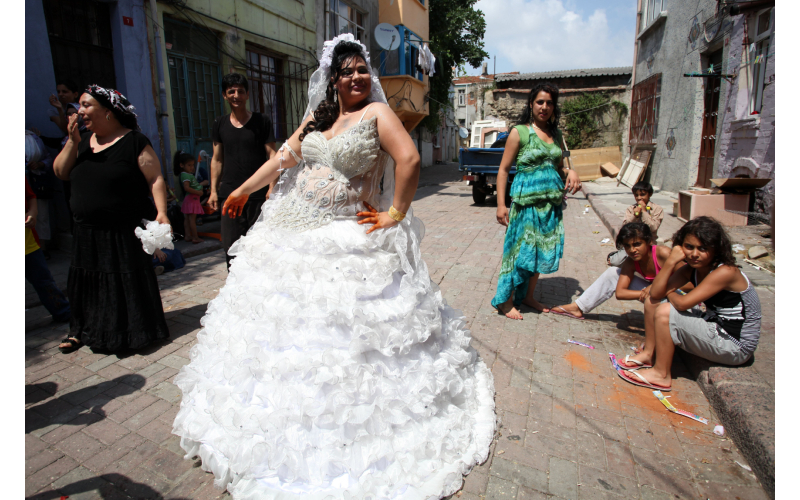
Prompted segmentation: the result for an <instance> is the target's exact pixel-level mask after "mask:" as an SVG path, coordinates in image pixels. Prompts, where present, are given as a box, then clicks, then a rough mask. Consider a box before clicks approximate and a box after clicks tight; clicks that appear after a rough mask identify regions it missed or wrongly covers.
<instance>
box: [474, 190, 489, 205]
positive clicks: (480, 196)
mask: <svg viewBox="0 0 800 500" xmlns="http://www.w3.org/2000/svg"><path fill="white" fill-rule="evenodd" d="M472 201H474V202H475V204H476V205H483V204H484V203H486V191H484V190H483V188H482V187H481V186H472Z"/></svg>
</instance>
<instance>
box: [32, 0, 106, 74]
mask: <svg viewBox="0 0 800 500" xmlns="http://www.w3.org/2000/svg"><path fill="white" fill-rule="evenodd" d="M43 7H44V17H45V22H46V23H47V34H48V35H49V39H50V52H51V53H52V55H53V70H54V72H55V75H56V80H62V79H70V80H73V81H74V82H75V83H76V84H77V85H79V86H81V87H85V86H87V85H89V84H93V83H96V84H98V85H102V86H104V87H112V88H116V87H117V85H116V75H115V72H114V54H113V43H112V40H111V17H110V13H109V6H108V4H107V3H103V2H97V1H90V0H44V1H43Z"/></svg>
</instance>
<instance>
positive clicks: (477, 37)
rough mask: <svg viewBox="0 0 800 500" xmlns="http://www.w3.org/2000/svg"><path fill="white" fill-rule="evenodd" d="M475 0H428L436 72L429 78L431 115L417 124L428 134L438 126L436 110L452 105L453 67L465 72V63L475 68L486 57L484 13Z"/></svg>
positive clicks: (487, 55) (437, 112)
mask: <svg viewBox="0 0 800 500" xmlns="http://www.w3.org/2000/svg"><path fill="white" fill-rule="evenodd" d="M477 1H478V0H430V3H429V7H430V12H429V16H428V20H429V21H428V22H429V23H430V24H429V29H430V34H431V35H430V38H431V44H430V45H431V52H433V54H434V55H435V56H436V74H435V75H434V76H433V77H432V78H430V79H429V80H428V81H429V82H430V90H429V93H428V95H429V97H430V100H429V101H428V105H429V108H428V109H429V111H430V114H429V115H428V116H426V117H425V119H423V120H422V122H421V123H420V125H421V126H423V127H425V128H426V129H427V130H428V131H430V132H431V133H434V132H436V131H437V130H438V129H439V126H440V125H441V116H440V114H439V111H440V110H446V109H447V108H452V106H453V103H452V102H451V99H450V95H449V93H450V84H451V83H452V81H453V68H454V67H457V68H459V70H458V74H459V75H461V74H462V73H464V74H466V71H464V66H465V65H466V64H469V65H470V66H472V67H473V68H477V67H478V66H480V64H481V62H482V61H483V60H484V59H486V58H487V57H489V54H488V53H487V52H486V51H485V50H484V49H483V35H484V33H485V32H486V20H485V19H484V18H483V12H481V11H480V10H477V9H475V8H474V7H475V4H476V3H477ZM440 63H441V64H440Z"/></svg>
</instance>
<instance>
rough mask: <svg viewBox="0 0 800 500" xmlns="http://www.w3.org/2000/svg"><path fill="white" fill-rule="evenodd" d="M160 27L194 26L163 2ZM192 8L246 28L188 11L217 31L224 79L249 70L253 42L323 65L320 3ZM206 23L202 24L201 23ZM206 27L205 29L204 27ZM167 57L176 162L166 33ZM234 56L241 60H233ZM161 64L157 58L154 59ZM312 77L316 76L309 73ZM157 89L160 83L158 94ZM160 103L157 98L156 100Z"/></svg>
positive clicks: (243, 2)
mask: <svg viewBox="0 0 800 500" xmlns="http://www.w3.org/2000/svg"><path fill="white" fill-rule="evenodd" d="M157 6H158V17H157V21H158V23H159V24H160V25H161V26H162V27H163V26H164V18H165V17H169V18H172V19H175V20H177V21H181V22H184V23H190V22H191V21H190V20H188V19H187V18H186V16H185V15H184V14H183V13H182V12H181V11H180V10H179V9H177V8H176V7H174V6H171V5H167V4H163V3H158V4H157ZM186 6H187V7H189V8H191V9H194V10H195V11H198V12H201V13H204V14H208V16H211V17H212V18H216V19H218V20H222V21H225V22H226V23H229V24H233V25H235V26H237V27H239V28H241V29H237V28H234V27H231V26H228V25H226V24H224V23H222V22H218V21H216V20H214V19H211V18H209V17H206V16H203V15H201V14H198V13H197V12H191V11H186V15H188V16H190V17H191V18H192V19H193V20H194V22H197V20H201V22H202V23H203V24H205V26H206V27H208V28H209V29H211V30H212V31H214V32H216V33H217V35H218V40H219V42H218V43H219V48H220V61H219V62H220V63H221V71H222V73H223V74H227V73H230V72H238V73H245V67H244V66H243V65H242V64H241V63H240V62H239V61H237V60H235V59H239V60H240V61H244V60H246V51H245V44H246V43H251V44H254V45H257V46H260V47H263V48H265V49H268V50H269V51H271V52H274V53H276V54H277V55H281V56H283V57H284V58H285V59H287V60H289V61H294V62H298V63H301V64H304V65H307V66H310V67H313V66H314V65H316V64H317V61H316V58H315V57H314V55H313V53H314V51H315V45H316V24H315V18H314V15H315V11H316V4H315V2H313V1H311V0H307V1H305V2H304V3H303V2H300V1H297V0H225V1H218V0H187V1H186ZM149 17H150V16H149V15H148V35H149V39H150V40H149V43H150V46H151V50H153V48H154V44H153V42H152V40H153V38H152V37H153V31H152V20H150V19H149ZM198 24H200V23H198ZM201 26H202V24H201ZM244 30H248V31H250V32H254V33H258V34H261V35H263V36H264V37H269V38H273V39H277V40H281V41H284V42H288V43H290V44H292V45H296V46H298V47H304V48H306V49H307V50H302V49H300V48H296V47H293V46H291V45H287V44H285V43H279V42H277V41H274V40H269V39H268V38H264V37H261V36H258V35H255V34H253V33H248V32H246V31H244ZM161 35H162V46H161V50H162V53H161V56H162V59H163V63H164V64H163V69H164V76H165V80H166V85H167V110H166V112H167V113H168V114H169V115H170V130H169V134H170V145H171V148H172V151H171V152H169V154H170V157H171V156H172V155H173V154H174V153H175V151H177V147H176V136H175V123H174V121H173V119H172V95H171V90H170V81H169V67H168V64H169V63H168V58H167V50H166V46H165V44H164V38H163V37H164V33H163V31H162V33H161ZM226 52H227V53H228V54H231V55H234V56H235V59H234V58H233V57H231V56H230V55H228V54H226ZM153 64H155V58H153ZM309 76H310V74H309ZM153 78H154V79H157V73H156V71H155V68H153ZM155 88H157V81H156V82H155V83H154V89H155ZM156 99H157V97H156ZM223 108H224V110H225V113H228V112H230V109H229V108H228V106H227V104H226V103H225V102H224V101H223Z"/></svg>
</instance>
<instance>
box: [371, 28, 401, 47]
mask: <svg viewBox="0 0 800 500" xmlns="http://www.w3.org/2000/svg"><path fill="white" fill-rule="evenodd" d="M375 41H376V42H377V43H378V45H379V46H380V47H381V48H382V49H384V50H395V49H396V48H398V47H399V46H400V32H399V31H397V28H395V27H394V26H392V25H391V24H389V23H380V24H379V25H377V26H375Z"/></svg>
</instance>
